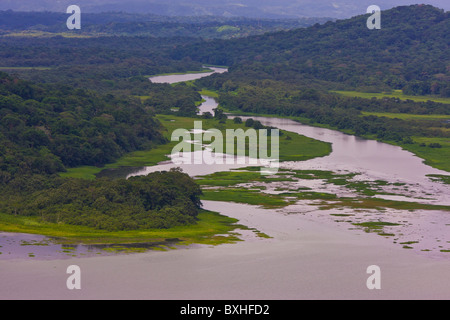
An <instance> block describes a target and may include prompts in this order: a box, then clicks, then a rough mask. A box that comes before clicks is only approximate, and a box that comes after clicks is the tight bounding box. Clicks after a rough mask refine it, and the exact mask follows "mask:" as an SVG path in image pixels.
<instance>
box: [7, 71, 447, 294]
mask: <svg viewBox="0 0 450 320" xmlns="http://www.w3.org/2000/svg"><path fill="white" fill-rule="evenodd" d="M220 71H222V72H223V70H220ZM202 75H203V76H205V75H208V74H202ZM202 75H193V74H189V75H184V76H179V77H178V76H173V75H172V76H168V77H170V78H167V79H169V80H170V82H178V80H181V79H182V80H181V81H186V80H189V79H195V78H196V77H197V76H198V77H200V76H202ZM152 81H155V80H154V79H153V80H152ZM157 81H158V82H161V81H162V82H164V78H158V80H157ZM205 100H206V99H205ZM213 101H214V100H211V99H208V100H207V103H205V104H204V106H203V105H202V106H201V107H200V108H201V111H202V112H203V111H205V110H206V109H203V107H205V108H206V107H207V108H208V109H207V110H208V111H209V110H211V108H213V107H215V104H214V102H213ZM253 118H255V119H258V120H260V121H261V122H262V123H263V124H266V125H271V126H274V127H278V128H280V129H283V130H287V131H292V132H296V133H300V134H303V135H305V136H308V137H311V138H314V139H318V140H322V141H326V142H330V143H332V147H333V151H332V153H331V154H330V155H329V156H326V157H322V158H317V159H312V160H309V161H302V162H285V163H282V164H281V166H282V167H283V168H288V169H296V170H298V169H318V170H333V171H341V172H357V173H359V174H360V175H359V176H358V177H359V178H360V179H369V180H377V179H383V180H387V181H389V182H392V183H405V184H407V186H408V190H407V193H403V195H398V196H388V195H386V196H385V197H386V198H389V197H399V199H402V200H407V201H421V202H424V203H432V204H447V205H448V204H449V203H450V199H449V195H450V192H449V187H448V186H447V185H443V184H441V183H438V182H434V181H432V180H430V179H429V178H428V177H426V175H427V174H448V173H446V172H441V171H440V170H436V169H433V168H431V167H429V166H426V165H425V164H423V162H422V160H421V159H419V158H418V157H416V156H414V155H413V154H411V153H409V152H407V151H404V150H402V149H401V148H399V147H395V146H391V145H388V144H384V143H380V142H376V141H371V140H365V139H360V138H357V137H354V136H351V135H346V134H343V133H340V132H337V131H333V130H328V129H322V128H316V127H311V126H306V125H302V124H300V123H298V122H295V121H293V120H288V119H279V118H265V117H253ZM173 166H177V167H178V166H180V165H174V164H172V163H170V162H168V163H163V164H160V165H158V166H154V167H149V168H141V169H139V170H135V172H134V173H132V174H129V175H139V174H146V173H148V172H150V171H155V170H167V169H169V168H170V167H173ZM198 167H199V166H198V165H197V166H194V165H189V166H184V167H182V168H183V170H184V171H185V172H187V173H189V174H190V175H193V176H195V175H199V174H206V173H211V172H215V171H222V170H229V169H232V168H234V166H232V167H226V168H225V167H222V166H204V165H202V166H201V167H202V168H200V169H199V168H198ZM240 167H242V166H240ZM205 168H206V169H205ZM309 187H312V188H313V190H327V188H329V187H330V186H327V185H320V184H319V185H316V186H313V185H309ZM314 188H315V189H314ZM203 205H204V208H205V209H208V210H212V211H217V212H220V213H222V214H224V215H227V216H231V217H235V218H237V219H239V222H240V223H241V224H244V225H247V226H249V227H252V228H257V229H258V230H259V231H261V232H264V233H266V234H268V235H270V236H271V237H272V238H269V239H265V238H254V237H253V238H252V237H250V238H245V237H244V239H245V240H246V241H242V242H239V243H236V244H230V245H221V246H216V247H205V246H200V247H195V248H191V249H178V250H172V251H168V252H147V253H136V254H132V255H114V256H100V257H99V256H97V257H90V258H88V259H87V258H82V257H80V256H76V255H70V256H66V258H65V259H61V258H59V257H54V258H53V259H49V260H48V259H47V260H44V259H30V258H28V259H23V258H22V259H19V258H18V257H15V259H4V260H3V261H1V259H2V257H1V256H2V255H0V270H1V271H0V283H2V287H1V288H0V298H7V299H10V298H12V299H15V298H24V299H27V298H36V297H39V298H43V299H53V298H63V299H116V298H118V299H416V298H417V299H435V298H436V299H448V298H450V289H449V288H450V277H449V275H450V274H449V270H450V259H449V258H450V253H446V252H441V249H448V246H449V242H450V239H449V234H450V232H449V231H448V228H450V217H449V216H450V214H449V213H448V212H445V211H428V210H422V211H420V210H417V211H415V212H409V211H401V210H385V211H379V210H373V211H370V210H367V211H364V212H358V213H357V214H359V215H363V216H364V217H365V218H367V216H370V217H374V218H382V219H383V221H399V220H401V221H404V222H407V223H405V224H404V229H402V231H401V232H400V234H399V235H398V238H395V239H392V238H389V237H381V236H379V235H377V234H373V233H366V232H364V231H363V230H361V229H356V228H351V225H349V224H347V223H345V221H344V222H336V218H335V217H333V216H331V215H330V210H318V209H315V208H314V207H313V206H310V205H308V204H303V203H298V204H296V205H292V206H288V207H286V208H284V209H277V210H275V209H271V210H269V209H261V208H258V207H255V206H249V205H243V204H236V203H226V202H217V201H203ZM354 211H356V210H350V209H345V210H344V211H340V212H339V213H340V214H356V213H355V212H354ZM403 240H404V241H413V240H414V241H413V242H415V241H416V240H417V242H420V245H419V246H417V247H414V248H413V249H412V250H407V249H404V248H402V246H401V245H399V243H401V242H402V241H403ZM0 241H1V238H0ZM0 249H1V248H0ZM3 257H5V254H3ZM36 258H38V257H36ZM70 264H76V265H79V266H80V267H81V269H82V270H84V271H85V273H83V274H84V277H83V281H84V282H83V283H85V285H84V286H83V289H82V290H79V291H70V290H67V288H65V279H66V278H67V274H66V273H65V268H67V266H68V265H70ZM373 264H375V265H378V266H380V269H381V271H382V289H381V290H369V289H368V288H367V286H366V279H367V278H368V276H369V275H368V274H367V272H366V269H367V267H368V266H370V265H373ZM42 288H46V290H45V291H44V292H43V291H42Z"/></svg>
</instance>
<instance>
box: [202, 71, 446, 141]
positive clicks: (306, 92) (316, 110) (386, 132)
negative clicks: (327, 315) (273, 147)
mask: <svg viewBox="0 0 450 320" xmlns="http://www.w3.org/2000/svg"><path fill="white" fill-rule="evenodd" d="M200 82H201V84H202V85H205V86H207V87H209V88H210V89H214V90H216V91H218V93H219V98H218V101H219V104H220V106H221V107H223V108H225V109H226V110H230V111H240V112H251V113H256V114H275V115H280V116H294V117H302V118H303V119H305V120H307V121H309V123H310V124H323V125H329V126H331V127H333V128H337V129H339V130H350V131H351V132H353V133H354V134H356V135H359V136H371V137H375V138H376V139H379V140H384V141H395V142H403V143H412V139H411V137H412V136H417V135H419V136H426V137H450V134H449V131H448V129H449V128H450V123H448V122H445V121H443V120H428V121H425V120H420V121H419V120H402V119H391V118H387V117H377V116H363V114H362V112H364V111H366V112H393V113H395V112H398V113H411V114H449V115H450V106H449V105H448V104H442V103H436V102H431V101H428V102H414V101H411V100H399V99H395V98H386V99H363V98H351V97H345V96H341V95H338V94H334V93H328V92H324V91H322V90H318V89H313V88H308V87H303V86H298V85H294V84H286V83H284V82H280V81H269V80H262V81H252V85H250V84H247V83H243V82H240V81H239V80H238V79H234V81H232V80H230V79H227V77H222V76H217V77H210V78H208V79H202V80H201V81H200ZM442 129H444V130H442Z"/></svg>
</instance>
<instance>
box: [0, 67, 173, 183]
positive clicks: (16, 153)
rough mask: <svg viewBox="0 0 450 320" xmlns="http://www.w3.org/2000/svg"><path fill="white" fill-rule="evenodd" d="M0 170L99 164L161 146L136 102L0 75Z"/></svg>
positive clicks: (50, 170)
mask: <svg viewBox="0 0 450 320" xmlns="http://www.w3.org/2000/svg"><path fill="white" fill-rule="evenodd" d="M0 92H1V93H2V94H1V95H0V141H1V144H0V145H1V148H0V169H1V170H2V171H6V172H8V173H9V174H11V175H16V174H30V173H41V174H42V173H43V174H52V173H56V172H59V171H64V167H75V166H80V165H95V166H102V165H104V164H106V163H109V162H112V161H114V160H116V159H117V158H118V157H120V156H121V155H123V154H124V153H125V152H130V151H134V150H141V149H144V148H150V147H151V146H152V145H155V144H160V143H163V142H164V139H163V137H162V135H161V133H160V132H159V130H160V124H159V122H158V121H156V120H155V119H154V118H153V115H152V113H151V112H149V111H148V110H146V109H145V108H144V107H143V106H142V105H141V104H140V102H139V101H137V100H133V99H126V98H118V97H114V96H112V95H107V96H99V95H97V94H95V93H93V92H90V91H87V90H74V89H73V88H70V87H67V86H62V85H52V86H49V85H48V86H38V85H36V84H33V83H30V82H26V81H22V80H19V79H17V78H14V77H11V76H8V75H6V74H4V73H0Z"/></svg>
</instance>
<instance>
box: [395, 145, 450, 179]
mask: <svg viewBox="0 0 450 320" xmlns="http://www.w3.org/2000/svg"><path fill="white" fill-rule="evenodd" d="M412 139H413V141H414V142H415V143H414V144H400V146H401V147H402V148H403V149H405V150H408V151H410V152H412V153H414V154H415V155H417V156H418V157H420V158H422V159H424V163H425V164H427V165H429V166H431V167H433V168H437V169H440V170H444V171H447V172H450V138H432V137H430V138H428V137H412ZM422 143H424V144H425V145H426V146H421V145H420V144H422ZM430 143H439V144H440V145H441V146H442V148H430V147H428V145H429V144H430Z"/></svg>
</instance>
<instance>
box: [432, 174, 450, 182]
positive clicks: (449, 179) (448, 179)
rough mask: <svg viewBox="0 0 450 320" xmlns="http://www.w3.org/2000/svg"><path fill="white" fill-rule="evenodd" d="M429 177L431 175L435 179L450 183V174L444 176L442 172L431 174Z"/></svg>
mask: <svg viewBox="0 0 450 320" xmlns="http://www.w3.org/2000/svg"><path fill="white" fill-rule="evenodd" d="M427 177H430V178H431V179H432V180H434V181H439V182H442V183H445V184H450V176H444V175H441V174H429V175H427Z"/></svg>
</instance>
